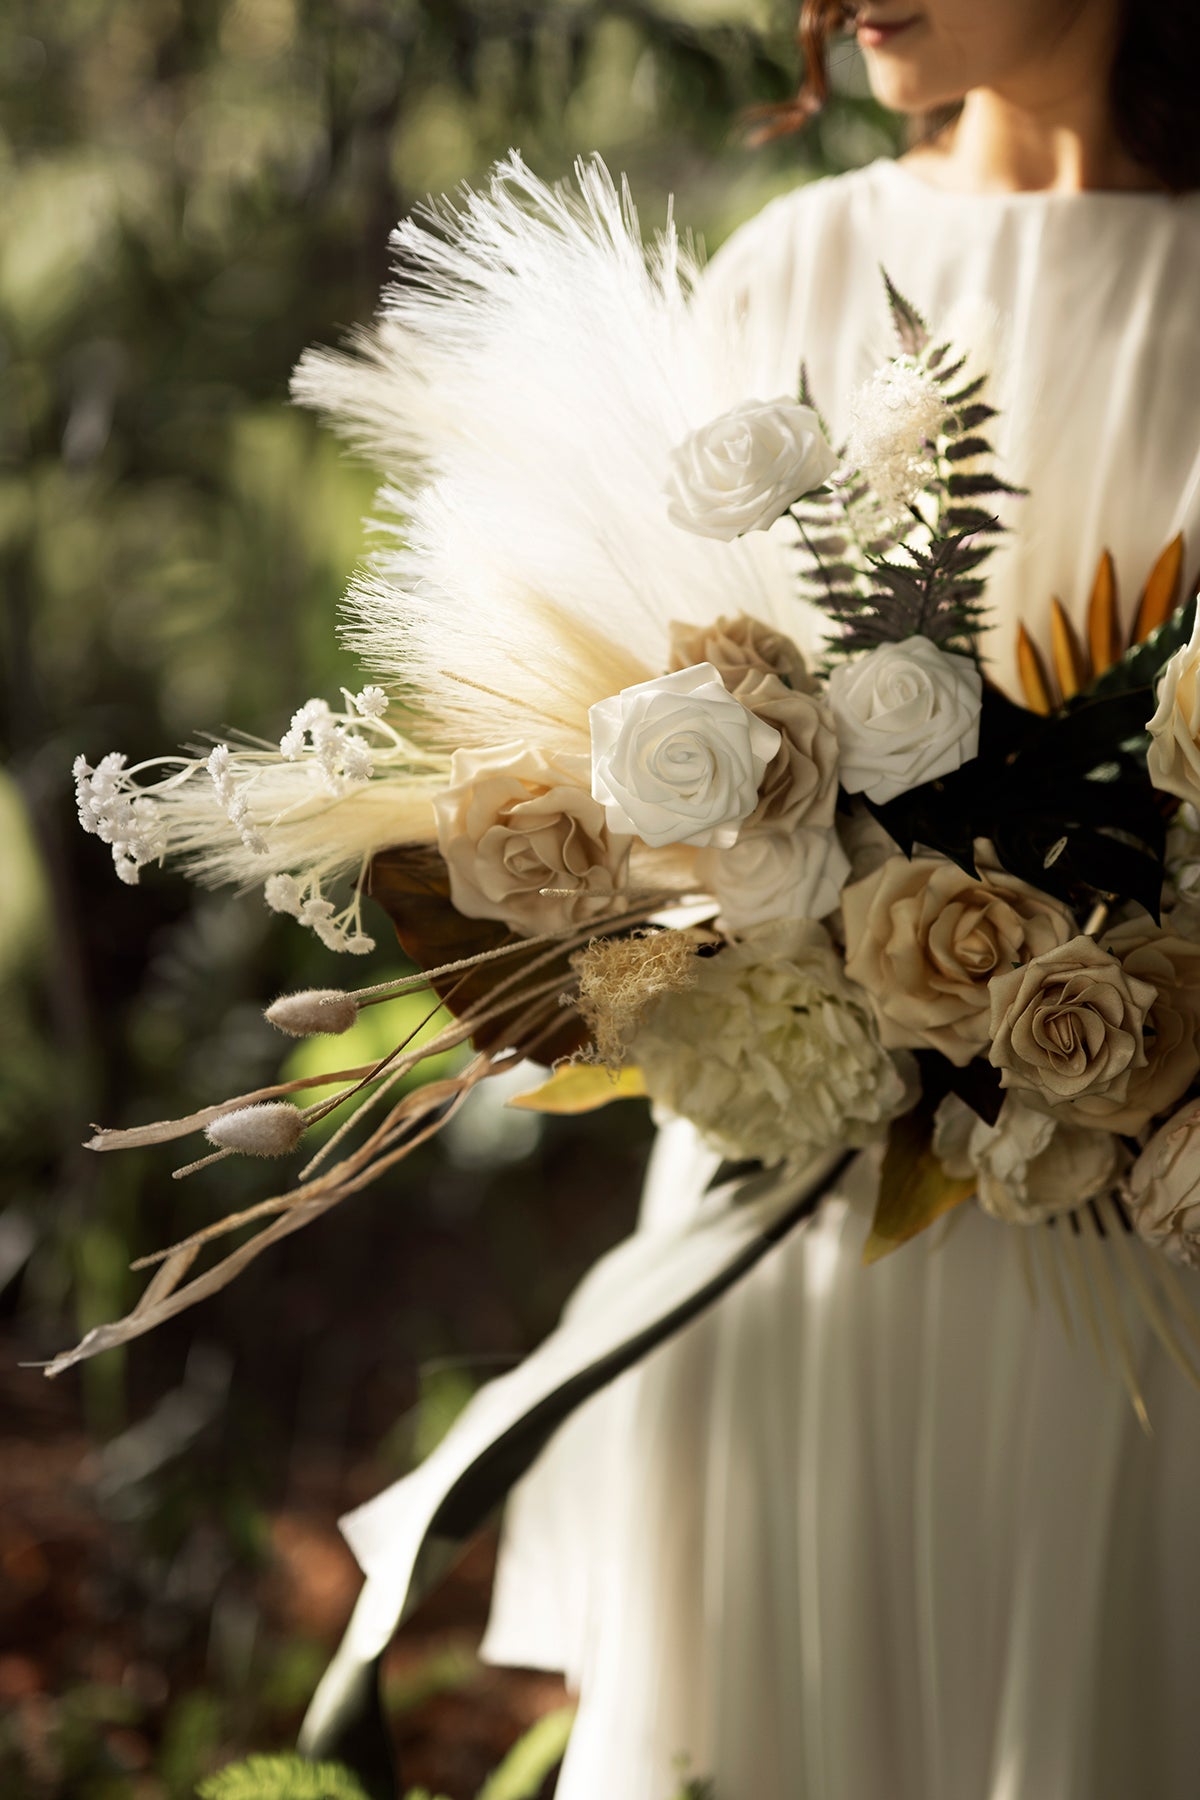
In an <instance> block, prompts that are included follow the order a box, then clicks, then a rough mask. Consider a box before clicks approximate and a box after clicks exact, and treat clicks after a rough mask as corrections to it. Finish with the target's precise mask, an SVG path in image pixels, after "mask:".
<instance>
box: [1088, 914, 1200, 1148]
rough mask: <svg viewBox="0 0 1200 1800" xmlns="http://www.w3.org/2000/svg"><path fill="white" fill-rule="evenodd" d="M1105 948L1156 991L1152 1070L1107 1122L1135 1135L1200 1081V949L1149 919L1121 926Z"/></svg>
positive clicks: (1149, 1037)
mask: <svg viewBox="0 0 1200 1800" xmlns="http://www.w3.org/2000/svg"><path fill="white" fill-rule="evenodd" d="M1100 943H1101V948H1102V949H1104V950H1109V951H1111V952H1112V954H1113V955H1114V956H1116V957H1119V958H1120V961H1121V967H1122V968H1123V969H1124V970H1125V973H1126V974H1127V975H1135V976H1136V977H1137V978H1138V979H1139V980H1140V981H1147V982H1149V983H1150V985H1151V986H1152V987H1153V988H1154V989H1155V990H1156V997H1155V1000H1154V1003H1153V1005H1152V1006H1151V1008H1150V1012H1149V1014H1148V1016H1147V1018H1146V1027H1145V1043H1146V1056H1147V1059H1148V1061H1147V1066H1146V1067H1145V1068H1144V1069H1138V1070H1137V1071H1136V1072H1135V1073H1134V1074H1133V1075H1132V1077H1131V1078H1130V1082H1129V1094H1128V1097H1127V1099H1126V1102H1125V1105H1124V1106H1123V1107H1121V1108H1119V1109H1118V1110H1117V1111H1116V1112H1113V1113H1110V1114H1109V1116H1108V1118H1107V1119H1106V1120H1105V1124H1106V1126H1107V1129H1108V1130H1109V1131H1124V1132H1129V1133H1136V1132H1139V1131H1141V1130H1142V1129H1143V1127H1144V1126H1146V1125H1148V1124H1149V1122H1150V1120H1151V1119H1152V1118H1154V1117H1155V1115H1156V1114H1158V1113H1164V1112H1166V1111H1167V1110H1168V1109H1169V1108H1170V1107H1172V1106H1174V1105H1175V1104H1176V1102H1177V1101H1179V1100H1180V1099H1182V1097H1183V1095H1184V1094H1186V1092H1187V1090H1188V1089H1189V1087H1191V1085H1192V1082H1193V1081H1194V1080H1195V1078H1196V1076H1197V1075H1200V943H1193V942H1190V941H1189V940H1188V939H1187V938H1184V937H1181V936H1180V935H1179V934H1178V932H1175V931H1172V930H1170V929H1167V930H1162V929H1160V928H1159V927H1158V926H1156V925H1152V924H1151V923H1150V921H1149V920H1148V919H1140V920H1139V919H1133V920H1130V921H1129V923H1127V924H1125V925H1118V926H1116V927H1115V928H1114V929H1113V930H1112V931H1110V932H1107V933H1106V934H1105V936H1104V937H1103V938H1101V940H1100Z"/></svg>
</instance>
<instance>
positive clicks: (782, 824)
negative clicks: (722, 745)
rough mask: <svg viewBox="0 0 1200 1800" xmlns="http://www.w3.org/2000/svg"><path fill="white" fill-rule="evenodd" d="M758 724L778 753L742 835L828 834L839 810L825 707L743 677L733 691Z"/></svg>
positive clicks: (766, 680)
mask: <svg viewBox="0 0 1200 1800" xmlns="http://www.w3.org/2000/svg"><path fill="white" fill-rule="evenodd" d="M734 694H735V696H736V698H737V699H739V700H740V701H741V703H742V705H743V706H748V707H749V709H750V711H751V712H752V713H753V714H754V716H755V718H756V719H762V720H763V721H764V723H765V724H767V725H773V726H774V727H775V729H776V731H777V732H778V733H779V740H780V741H779V748H778V750H777V751H776V752H775V755H774V757H773V758H772V760H771V761H770V762H769V763H768V764H767V766H766V768H765V770H764V771H763V777H762V780H761V781H760V782H759V784H758V805H757V806H756V807H755V809H754V811H753V812H752V813H751V814H750V817H749V818H748V819H747V820H746V823H745V825H743V827H742V830H743V831H745V830H747V829H748V828H749V827H753V826H756V825H769V826H772V827H774V828H775V829H777V830H781V831H796V830H798V829H799V828H800V827H802V826H803V827H805V828H806V829H808V830H820V831H827V830H829V828H830V827H831V826H832V824H833V817H834V813H835V812H836V810H837V786H838V750H837V733H836V732H835V731H834V729H833V719H832V717H831V715H830V712H829V709H828V707H826V706H825V705H824V704H823V703H822V701H820V700H818V699H817V698H816V697H815V695H812V694H798V693H796V692H795V691H794V690H793V689H792V688H790V687H787V686H785V684H784V683H783V682H782V681H781V680H780V679H779V677H778V676H777V675H747V676H746V677H745V678H744V679H743V680H742V681H740V682H739V683H738V685H737V687H736V688H735V689H734Z"/></svg>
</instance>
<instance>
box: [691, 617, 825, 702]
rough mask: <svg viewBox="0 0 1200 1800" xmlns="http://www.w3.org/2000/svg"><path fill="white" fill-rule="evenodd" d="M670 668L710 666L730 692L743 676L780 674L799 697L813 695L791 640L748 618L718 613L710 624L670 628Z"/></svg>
mask: <svg viewBox="0 0 1200 1800" xmlns="http://www.w3.org/2000/svg"><path fill="white" fill-rule="evenodd" d="M670 632H671V662H670V667H671V668H672V669H690V668H691V667H692V665H693V664H694V663H702V662H708V663H712V665H713V667H714V668H715V669H716V670H718V672H719V673H720V676H721V679H722V681H723V682H724V683H725V686H726V687H727V688H728V689H729V691H730V693H732V692H733V690H734V689H735V688H736V687H737V685H738V683H739V682H740V681H744V680H745V678H746V676H747V675H778V676H779V679H780V680H781V681H786V682H787V683H788V684H789V685H790V686H791V687H794V688H796V689H797V690H798V691H799V692H800V693H804V694H813V693H816V691H817V684H816V682H815V681H814V680H813V678H812V676H811V675H810V674H809V672H808V664H807V663H806V662H805V660H804V657H803V655H802V654H801V652H800V650H799V649H798V648H797V646H796V645H795V644H794V643H793V642H792V640H791V638H790V637H786V636H785V635H784V633H783V632H782V631H774V630H773V629H772V628H771V626H770V625H763V624H762V623H761V622H760V621H759V620H758V619H752V618H751V617H750V615H749V614H748V613H738V614H737V615H736V617H735V618H732V619H730V618H727V617H725V616H724V615H722V617H721V618H719V619H717V620H716V621H715V623H713V624H711V625H688V624H686V623H684V621H683V620H681V619H676V620H675V621H674V622H673V624H672V625H671V627H670Z"/></svg>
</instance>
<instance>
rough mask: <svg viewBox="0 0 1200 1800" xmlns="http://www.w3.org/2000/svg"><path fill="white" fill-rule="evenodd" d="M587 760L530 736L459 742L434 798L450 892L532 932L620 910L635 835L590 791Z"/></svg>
mask: <svg viewBox="0 0 1200 1800" xmlns="http://www.w3.org/2000/svg"><path fill="white" fill-rule="evenodd" d="M587 780H588V759H587V757H586V756H577V755H570V754H567V753H559V752H552V751H547V750H541V749H538V748H537V747H536V746H534V745H530V744H523V743H512V744H500V745H498V746H497V747H496V748H495V749H491V750H456V751H455V752H454V755H453V756H452V757H451V759H450V786H449V788H447V789H446V791H445V792H444V793H442V794H439V795H438V796H437V798H436V799H435V800H434V814H435V817H436V819H437V833H438V847H439V849H440V850H441V853H442V856H443V857H444V858H445V862H446V867H447V869H448V870H449V873H450V898H451V900H452V902H453V904H454V906H455V907H456V909H457V910H458V911H459V912H460V913H463V914H465V915H466V917H467V918H469V919H499V920H500V921H501V922H502V923H503V924H505V925H507V926H508V927H509V928H510V929H511V930H513V931H518V932H521V933H523V934H525V935H526V936H530V935H533V934H535V933H537V932H542V931H563V930H566V929H568V928H569V927H571V926H574V925H579V924H581V923H586V922H587V921H588V920H589V919H593V918H596V917H597V916H598V915H599V914H600V913H604V912H611V911H612V910H613V907H614V904H615V902H616V900H617V896H618V895H619V893H620V890H621V888H622V885H623V882H624V876H625V865H626V862H627V860H628V856H629V845H630V840H629V838H628V837H627V836H618V835H617V834H615V833H614V832H612V831H611V830H610V829H609V827H608V825H607V824H606V822H605V818H604V809H603V807H602V806H601V805H600V804H599V803H598V802H597V801H596V800H594V799H593V798H592V796H591V794H590V793H589V792H588V789H587Z"/></svg>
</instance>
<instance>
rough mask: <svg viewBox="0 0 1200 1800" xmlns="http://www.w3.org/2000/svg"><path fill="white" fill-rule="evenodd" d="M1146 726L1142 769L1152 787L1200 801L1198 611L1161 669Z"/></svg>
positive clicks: (1199, 651)
mask: <svg viewBox="0 0 1200 1800" xmlns="http://www.w3.org/2000/svg"><path fill="white" fill-rule="evenodd" d="M1146 729H1147V731H1148V732H1149V733H1150V748H1149V750H1148V751H1147V753H1146V768H1147V770H1148V772H1149V775H1150V779H1151V781H1152V782H1153V783H1154V785H1155V787H1156V788H1160V789H1161V790H1162V791H1163V792H1164V793H1167V794H1178V795H1179V797H1180V799H1181V800H1191V801H1198V800H1200V612H1198V613H1197V614H1196V622H1195V624H1194V625H1193V626H1192V635H1191V639H1190V640H1189V642H1188V643H1186V644H1184V645H1183V647H1182V649H1179V650H1177V651H1176V652H1175V654H1174V656H1173V657H1172V658H1171V660H1170V662H1168V664H1167V666H1166V668H1165V669H1164V670H1163V672H1162V676H1161V678H1160V680H1159V683H1158V706H1157V708H1156V710H1155V713H1154V717H1153V718H1152V719H1151V720H1150V722H1149V724H1148V725H1147V727H1146Z"/></svg>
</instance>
